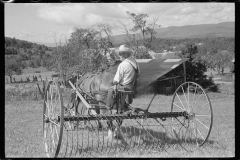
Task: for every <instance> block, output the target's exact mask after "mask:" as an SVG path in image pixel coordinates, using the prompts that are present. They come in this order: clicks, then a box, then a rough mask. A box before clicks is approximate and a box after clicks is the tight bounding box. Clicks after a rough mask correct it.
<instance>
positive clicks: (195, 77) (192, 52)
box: [179, 43, 218, 92]
mask: <svg viewBox="0 0 240 160" xmlns="http://www.w3.org/2000/svg"><path fill="white" fill-rule="evenodd" d="M197 53H198V47H197V46H196V45H194V44H192V43H188V44H186V45H185V47H183V48H182V49H181V52H180V53H179V56H180V57H182V58H189V60H188V61H186V62H185V66H186V80H187V81H192V82H196V83H198V84H200V85H201V86H202V87H203V88H208V87H211V90H212V91H215V92H217V91H218V88H217V86H216V85H215V84H214V82H213V80H212V79H207V76H206V75H205V74H204V73H205V72H206V71H207V67H206V65H205V64H204V63H203V60H202V59H201V57H200V56H199V55H198V54H197Z"/></svg>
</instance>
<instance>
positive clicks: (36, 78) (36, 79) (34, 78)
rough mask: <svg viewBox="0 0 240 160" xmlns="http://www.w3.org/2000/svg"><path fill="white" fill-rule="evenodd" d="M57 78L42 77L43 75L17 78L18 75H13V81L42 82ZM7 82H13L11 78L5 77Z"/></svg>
mask: <svg viewBox="0 0 240 160" xmlns="http://www.w3.org/2000/svg"><path fill="white" fill-rule="evenodd" d="M54 79H57V77H53V76H51V77H49V76H46V77H42V76H41V75H39V76H34V75H32V76H28V77H24V78H16V77H12V83H31V82H42V81H51V80H54ZM5 83H11V81H10V79H9V78H5Z"/></svg>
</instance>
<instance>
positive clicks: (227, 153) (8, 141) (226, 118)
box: [5, 93, 235, 158]
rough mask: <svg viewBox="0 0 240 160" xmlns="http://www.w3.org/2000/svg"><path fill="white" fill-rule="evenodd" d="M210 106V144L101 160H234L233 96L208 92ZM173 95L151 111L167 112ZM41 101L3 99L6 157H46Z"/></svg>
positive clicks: (143, 101)
mask: <svg viewBox="0 0 240 160" xmlns="http://www.w3.org/2000/svg"><path fill="white" fill-rule="evenodd" d="M208 95H209V97H210V99H211V103H212V107H213V115H214V119H213V128H212V132H211V134H210V137H209V141H208V142H207V143H206V144H205V145H204V146H202V147H200V148H199V147H196V146H187V144H186V145H185V147H186V148H187V151H186V150H184V149H182V148H173V147H171V146H170V147H168V148H166V151H165V150H161V151H159V152H156V153H151V154H150V153H148V152H147V151H145V150H142V151H135V152H124V153H116V154H115V155H102V156H101V157H105V156H110V157H234V156H235V122H234V119H235V117H234V115H235V114H234V113H235V108H234V106H235V104H234V98H235V97H234V95H226V94H221V93H208ZM151 98H152V95H150V94H147V95H141V96H139V97H137V98H136V99H134V102H133V104H132V106H133V107H140V108H144V109H145V108H146V107H147V105H148V104H149V102H150V100H151ZM171 100H172V96H164V95H157V96H156V97H155V99H154V100H153V102H152V105H151V107H150V110H149V111H150V112H169V111H170V104H171ZM42 111H43V100H39V101H31V100H22V101H17V100H9V99H5V156H6V157H8V158H10V157H46V155H45V153H44V145H43V135H42Z"/></svg>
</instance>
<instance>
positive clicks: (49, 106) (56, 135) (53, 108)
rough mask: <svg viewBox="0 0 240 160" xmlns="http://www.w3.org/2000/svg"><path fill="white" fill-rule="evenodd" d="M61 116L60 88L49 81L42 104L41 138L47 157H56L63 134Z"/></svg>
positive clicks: (62, 110)
mask: <svg viewBox="0 0 240 160" xmlns="http://www.w3.org/2000/svg"><path fill="white" fill-rule="evenodd" d="M63 116H64V107H63V97H62V90H61V89H60V87H59V84H58V83H57V82H53V81H51V82H49V84H48V86H47V89H46V92H45V98H44V106H43V138H44V147H45V152H46V154H47V156H48V157H56V156H57V155H58V153H59V150H60V147H61V141H62V134H63ZM59 118H60V120H59Z"/></svg>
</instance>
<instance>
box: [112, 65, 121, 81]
mask: <svg viewBox="0 0 240 160" xmlns="http://www.w3.org/2000/svg"><path fill="white" fill-rule="evenodd" d="M122 69H123V68H122V67H121V64H120V65H119V66H118V68H117V72H116V74H115V76H114V78H113V84H118V83H119V82H120V81H121V79H122V78H123V71H122Z"/></svg>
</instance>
